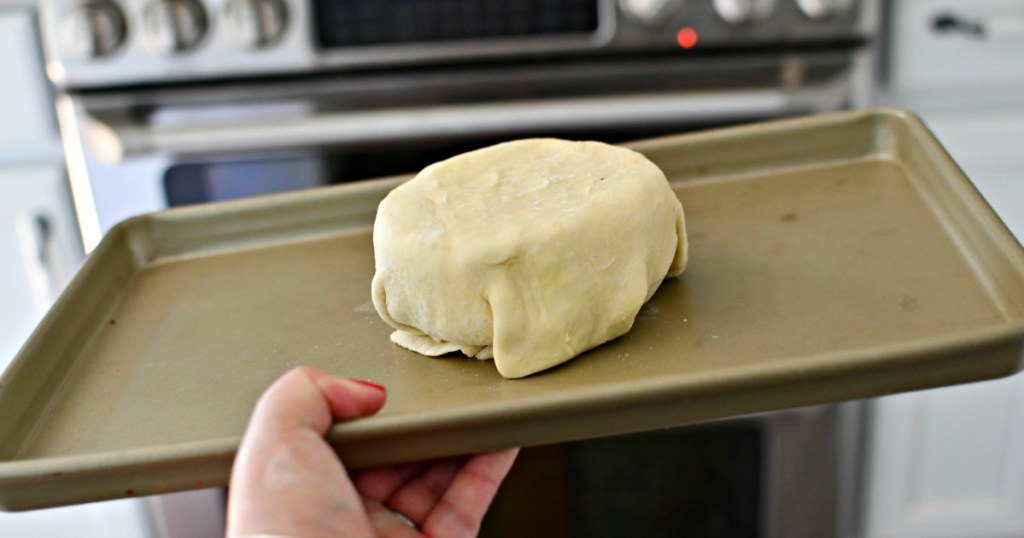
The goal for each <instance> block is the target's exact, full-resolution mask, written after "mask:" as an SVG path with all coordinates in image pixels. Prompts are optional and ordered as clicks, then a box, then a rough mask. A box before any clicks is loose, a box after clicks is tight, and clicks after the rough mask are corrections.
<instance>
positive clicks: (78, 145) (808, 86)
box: [58, 50, 856, 250]
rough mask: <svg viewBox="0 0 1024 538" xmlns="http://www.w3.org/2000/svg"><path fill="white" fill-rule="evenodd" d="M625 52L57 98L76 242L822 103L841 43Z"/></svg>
mask: <svg viewBox="0 0 1024 538" xmlns="http://www.w3.org/2000/svg"><path fill="white" fill-rule="evenodd" d="M687 60H690V61H685V62H684V61H679V58H678V57H675V56H668V57H660V58H658V57H655V58H646V57H645V58H635V57H634V58H628V59H620V60H614V61H608V60H602V61H600V62H597V61H594V62H576V63H565V64H561V63H546V64H543V65H519V66H508V65H505V66H501V67H500V68H499V67H494V66H491V67H489V66H479V65H478V66H471V67H468V66H464V67H449V68H446V69H436V68H435V69H432V70H428V71H416V70H411V71H406V72H395V73H367V74H346V75H344V76H342V75H338V76H335V77H327V78H324V77H319V78H311V79H304V78H297V79H296V78H292V79H278V80H264V81H246V82H233V83H221V84H216V85H211V84H203V85H194V86H180V87H173V88H143V89H139V88H136V89H131V90H117V89H114V90H108V91H104V92H91V93H79V94H65V95H62V96H60V97H59V100H58V113H59V119H60V123H61V130H62V136H63V138H64V143H65V151H66V155H67V157H68V163H69V174H70V177H71V181H72V192H73V195H74V201H75V206H76V211H77V213H78V218H79V224H80V228H81V230H82V235H83V240H84V242H85V246H86V250H90V249H91V248H92V247H93V246H95V244H96V243H97V242H98V240H99V238H100V236H101V235H102V233H103V232H105V231H106V230H107V229H109V228H110V227H111V226H112V225H114V224H115V223H117V222H118V221H120V220H122V219H124V218H127V217H129V216H131V215H134V214H138V213H142V212H147V211H153V210H158V209H162V208H165V207H169V206H174V205H183V204H190V203H200V202H206V201H214V200H222V199H229V198H235V197H241V196H251V195H256V194H264V193H271V192H278V191H281V190H290V189H298V188H308V187H315V186H319V185H325V184H329V183H337V182H343V181H352V180H358V179H366V178H371V177H381V176H387V175H393V174H403V173H412V172H416V171H418V170H419V169H420V168H422V167H423V166H425V165H427V164H429V163H430V162H433V161H436V160H439V159H442V158H445V157H448V156H451V155H452V154H455V153H458V152H461V151H466V150H469V149H473V148H476V147H480V146H482V145H486V144H490V143H495V142H498V141H502V140H507V139H511V138H521V137H526V136H560V137H567V138H589V139H597V140H604V141H606V142H621V141H625V140H629V139H637V138H643V137H648V136H654V135H659V134H665V133H670V132H680V131H685V130H691V129H694V128H703V127H714V126H721V125H726V124H730V123H737V122H745V121H751V120H757V119H770V118H779V117H783V116H791V115H798V114H807V113H814V112H824V111H829V110H836V109H840V108H844V107H847V106H848V105H849V103H850V102H852V101H853V100H854V99H855V96H854V95H853V92H854V91H855V89H856V84H855V83H854V81H853V79H854V77H855V76H856V73H855V70H854V68H853V64H854V60H853V55H852V54H850V53H849V51H841V50H840V51H835V50H831V51H830V50H826V51H822V52H814V53H811V52H802V53H800V54H795V53H769V54H756V55H755V54H749V53H748V54H735V55H730V56H729V57H728V58H719V57H706V58H697V57H693V58H687Z"/></svg>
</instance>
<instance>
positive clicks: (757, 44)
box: [40, 0, 883, 537]
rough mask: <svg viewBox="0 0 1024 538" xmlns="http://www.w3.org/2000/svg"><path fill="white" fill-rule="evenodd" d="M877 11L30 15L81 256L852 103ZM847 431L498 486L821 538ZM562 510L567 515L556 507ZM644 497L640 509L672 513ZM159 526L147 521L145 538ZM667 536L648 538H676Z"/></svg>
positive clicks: (551, 451)
mask: <svg viewBox="0 0 1024 538" xmlns="http://www.w3.org/2000/svg"><path fill="white" fill-rule="evenodd" d="M882 17H883V9H882V6H881V2H880V1H879V0H505V1H497V0H41V8H40V24H41V35H42V37H43V40H44V49H45V57H46V62H47V72H48V74H49V76H50V78H51V80H52V82H53V83H54V84H55V86H56V87H57V88H58V94H59V95H58V99H57V109H58V116H59V121H60V126H61V134H62V138H63V143H64V148H65V154H66V157H67V160H68V170H69V177H70V181H71V186H72V193H73V197H74V203H75V208H76V212H77V217H78V220H79V225H80V229H81V232H82V239H83V242H84V244H85V248H86V250H89V249H91V248H92V247H93V246H94V245H95V244H96V242H97V241H98V240H99V238H100V237H101V235H102V234H103V233H104V231H105V230H107V229H108V228H109V227H110V226H112V225H113V224H115V223H116V222H118V221H120V220H122V219H124V218H126V217H128V216H131V215H133V214H137V213H141V212H147V211H152V210H158V209H162V208H165V207H169V206H175V205H183V204H193V203H203V202H208V201H214V200H223V199H230V198H236V197H242V196H251V195H257V194H264V193H270V192H277V191H282V190H293V189H299V188H310V187H316V186H320V185H325V184H330V183H337V182H345V181H354V180H359V179H364V178H370V177H378V176H384V175H391V174H399V173H409V172H415V171H417V170H418V169H419V168H421V167H422V166H424V165H426V164H428V163H430V162H433V161H435V160H438V159H441V158H444V157H447V156H450V155H452V154H454V153H458V152H461V151H465V150H468V149H472V148H475V147H480V146H482V145H486V144H490V143H493V142H497V141H501V140H507V139H510V138H519V137H524V136H534V135H544V136H561V137H569V138H588V139H600V140H605V141H610V142H617V141H625V140H629V139H637V138H643V137H648V136H653V135H658V134H663V133H669V132H680V131H686V130H692V129H697V128H704V127H716V126H723V125H728V124H732V123H738V122H746V121H751V120H758V119H770V118H779V117H784V116H792V115H799V114H809V113H815V112H824V111H829V110H836V109H842V108H849V107H856V106H859V105H862V104H864V103H866V102H867V100H868V97H869V95H868V92H869V91H870V88H871V86H872V82H873V77H874V58H875V56H876V54H877V51H878V48H879V47H878V39H879V36H880V34H879V29H880V28H881V19H882ZM858 415H859V413H858V407H857V406H856V405H855V404H851V405H847V406H826V407H822V408H814V409H803V410H796V411H789V412H782V413H769V414H765V415H759V416H755V417H743V418H741V419H737V420H731V421H725V422H721V423H716V424H713V425H704V426H699V427H694V428H685V429H680V430H670V431H667V432H660V433H656V434H646V435H638V436H627V437H625V438H622V439H613V440H601V441H585V442H581V443H573V444H569V445H565V446H562V447H544V448H538V449H535V450H534V451H533V452H527V453H526V455H525V457H524V460H523V462H522V464H521V465H520V466H519V467H518V469H521V470H520V471H517V472H518V473H520V475H521V476H531V475H530V473H531V472H539V471H538V469H546V468H556V469H562V470H571V471H572V472H571V473H570V472H569V471H565V472H566V473H568V474H562V475H559V476H562V477H563V478H564V480H562V482H561V483H562V486H559V487H562V488H563V489H562V490H561V491H563V492H564V493H565V494H564V495H563V496H562V497H561V499H562V500H561V501H558V500H554V501H552V502H551V503H549V505H548V506H558V503H559V502H562V503H563V504H564V506H568V507H570V508H571V507H575V508H571V509H570V508H567V509H566V510H567V511H564V513H563V514H562V515H564V516H566V517H569V518H576V519H577V520H587V521H600V519H599V518H598V516H597V515H595V514H601V513H604V514H607V513H609V512H613V511H615V510H617V509H622V506H621V505H617V504H615V503H616V502H618V501H616V499H615V498H612V497H608V498H597V497H594V496H593V495H584V492H587V491H595V490H600V489H601V487H604V486H601V484H605V485H607V484H609V483H612V482H601V480H602V477H603V476H604V475H602V473H603V472H606V471H607V469H609V468H613V467H614V466H613V465H611V462H613V461H618V462H619V463H622V462H623V461H625V459H628V458H632V457H636V455H637V454H641V457H642V458H646V457H647V456H649V457H651V458H654V460H655V461H665V462H676V463H680V462H687V461H689V462H691V463H693V464H694V465H691V467H678V468H677V467H671V468H672V469H676V471H678V473H680V476H691V477H694V478H693V479H694V480H695V481H696V482H693V483H688V482H687V481H686V480H680V479H677V478H673V479H672V481H673V482H674V483H675V484H676V485H677V486H678V487H676V488H675V489H672V488H669V489H665V488H661V487H656V486H657V485H658V484H662V485H663V484H664V483H665V480H659V478H664V477H665V476H667V475H664V473H661V472H659V471H658V468H659V466H655V467H650V466H648V467H646V470H645V471H644V472H645V473H647V474H648V475H650V476H649V477H648V480H647V481H646V482H645V481H642V480H635V481H631V482H630V483H629V484H628V485H624V487H628V488H632V491H633V493H634V494H635V496H640V497H641V498H643V496H645V495H647V494H648V493H650V494H651V495H654V492H662V493H661V495H660V497H657V498H660V499H662V500H663V501H664V500H665V499H669V500H671V499H675V500H677V501H679V502H680V503H683V502H689V503H691V506H713V507H714V509H707V510H703V513H705V515H708V517H710V518H711V519H714V518H719V519H716V520H715V521H719V523H708V525H709V526H708V527H707V528H708V529H710V530H708V531H707V533H704V534H699V533H698V532H697V531H696V530H695V529H696V527H691V528H690V529H689V532H684V533H685V534H687V535H690V536H701V535H706V536H764V537H772V536H786V537H800V536H815V537H817V536H828V535H837V534H839V533H840V530H839V529H842V528H847V527H848V526H849V525H848V523H849V521H847V519H848V518H849V517H852V515H851V514H852V512H851V510H852V509H853V507H854V504H855V503H854V502H853V498H852V493H851V491H852V490H851V489H850V488H851V487H853V481H852V480H849V479H848V477H846V476H845V474H846V473H848V472H849V465H851V464H852V463H851V462H855V459H856V446H857V442H858V441H857V439H858V436H857V431H858V426H857V425H858V424H859V422H858V421H859V419H858V418H857V416H858ZM716 447H719V448H721V451H719V450H718V449H717V448H716ZM531 454H532V456H531ZM645 454H646V455H647V456H643V455H645ZM723 454H728V455H729V456H728V458H723V457H722V455H723ZM656 455H660V456H656ZM657 457H663V458H664V459H662V460H658V459H657ZM730 458H735V460H734V461H729V462H725V461H723V460H724V459H730ZM602 462H604V463H602ZM631 464H632V465H633V466H634V467H636V468H637V469H644V464H643V462H642V461H632V462H631ZM723 464H724V466H723ZM551 466H554V467H551ZM651 469H654V471H651ZM715 469H719V470H722V472H721V473H717V474H716V473H710V472H711V471H712V470H715ZM662 470H663V471H664V472H665V473H668V472H669V470H668V469H667V468H663V469H662ZM559 472H561V471H559ZM702 473H703V474H702ZM708 473H710V474H708ZM604 478H605V479H607V480H613V479H614V477H613V476H610V475H609V476H604ZM515 480H516V478H515V476H514V477H513V479H512V481H511V483H512V484H513V486H510V487H509V488H507V490H508V491H510V492H513V491H515V486H514V484H515ZM613 481H614V480H613ZM695 491H697V492H700V491H703V492H705V493H708V494H707V495H703V496H702V495H701V494H694V492H695ZM711 492H717V493H715V494H711ZM715 495H718V497H715ZM848 496H849V497H848ZM584 497H585V498H586V499H589V500H588V501H587V502H589V503H590V504H586V505H585V506H584V504H579V501H580V499H581V498H584ZM503 499H504V500H500V502H499V506H513V507H514V506H520V507H524V509H526V508H525V507H528V505H529V503H528V502H527V501H528V499H526V498H525V496H523V495H520V496H519V499H518V501H517V499H516V495H515V494H513V493H509V494H508V495H506V496H505V497H503ZM648 499H649V500H648V501H647V502H645V503H641V504H643V505H645V506H647V507H648V508H650V507H652V506H660V507H668V508H665V510H668V511H669V512H673V513H674V512H675V511H677V508H678V507H676V505H675V504H672V503H671V502H669V503H667V504H666V503H661V504H659V503H658V502H656V497H653V496H648ZM620 500H621V499H620ZM712 501H713V502H712ZM708 503H712V504H708ZM186 504H187V503H186ZM191 506H192V508H191V509H192V510H195V503H192V505H191ZM535 508H536V506H535ZM679 510H681V509H679ZM173 511H174V509H172V508H171V504H167V505H166V506H164V507H163V508H160V509H159V510H157V512H158V514H159V517H158V518H157V519H159V520H161V521H163V522H164V523H162V524H161V525H164V527H165V528H170V527H168V525H171V527H173V525H172V524H171V523H167V522H168V521H172V522H173V519H174V518H173V517H171V516H169V515H168V514H171V513H173ZM501 513H503V512H502V509H500V508H499V510H497V511H496V513H495V516H494V517H493V518H492V521H501V518H502V516H501ZM638 513H640V512H638ZM684 519H685V518H684ZM705 519H707V518H705ZM711 519H708V521H711ZM670 520H671V521H676V519H671V518H670V519H669V520H666V521H670ZM690 521H691V523H692V522H693V521H695V520H692V519H691V520H690ZM721 521H727V522H731V523H732V524H735V525H734V526H729V525H726V526H722V524H721ZM677 524H678V523H671V524H670V523H666V524H665V525H664V526H663V529H665V531H666V533H667V534H679V532H680V530H683V531H686V530H687V529H680V528H679V527H678V526H674V525H677ZM683 524H685V523H683ZM694 525H696V524H695V523H694ZM716 525H717V526H716ZM500 527H502V528H506V529H511V528H513V526H512V525H510V524H502V525H500ZM574 528H575V529H576V532H577V534H576V535H581V536H582V535H593V534H592V533H591V532H589V531H585V530H581V529H583V527H580V526H579V525H577V526H576V527H574ZM489 529H490V530H489V531H488V532H490V533H492V534H494V533H497V532H499V531H497V530H495V527H494V526H493V525H492V526H490V527H489ZM715 529H718V530H717V531H715ZM723 529H725V530H723ZM714 532H718V534H714ZM581 533H582V534H581ZM171 534H173V532H172V533H171ZM494 535H499V534H494Z"/></svg>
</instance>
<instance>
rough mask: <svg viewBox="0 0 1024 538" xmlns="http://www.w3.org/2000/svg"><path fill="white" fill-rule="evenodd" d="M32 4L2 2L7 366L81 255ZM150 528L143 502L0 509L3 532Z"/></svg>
mask: <svg viewBox="0 0 1024 538" xmlns="http://www.w3.org/2000/svg"><path fill="white" fill-rule="evenodd" d="M30 8H31V3H29V2H23V3H22V4H20V5H19V4H14V3H6V4H0V73H3V77H4V78H3V84H2V88H3V89H2V91H0V297H2V298H3V300H2V301H0V370H2V369H5V368H6V366H7V364H8V363H9V362H10V360H11V359H12V357H13V356H14V354H15V353H16V352H17V350H18V349H19V348H20V347H21V345H22V343H23V342H24V341H25V338H26V337H28V335H29V333H30V332H31V331H32V329H33V328H34V327H35V325H36V323H37V322H38V321H39V319H40V318H41V317H42V315H43V314H44V313H45V312H46V310H47V308H49V306H50V303H51V302H52V301H53V299H54V298H55V296H56V294H57V293H58V292H59V291H60V290H61V289H62V288H63V286H64V285H65V284H66V282H67V280H68V278H69V277H70V276H71V274H72V273H73V272H74V270H75V268H76V267H77V265H78V263H79V261H80V259H81V243H80V241H79V240H78V233H77V230H76V229H75V224H74V220H73V217H72V211H71V203H70V195H69V193H68V192H67V191H68V188H67V181H66V179H65V173H64V166H63V162H62V160H61V153H60V144H59V141H58V138H57V130H56V125H55V123H54V121H53V113H52V108H53V107H52V99H51V96H50V93H49V90H48V88H47V86H46V84H45V82H44V80H45V79H44V78H43V73H42V63H41V57H40V54H39V49H38V44H37V43H36V34H35V30H34V18H33V17H34V16H33V13H32V11H31V10H30ZM18 412H21V410H19V409H0V413H18ZM150 527H151V523H150V516H149V513H148V511H147V509H146V504H145V502H144V501H141V500H127V501H117V502H109V503H95V504H88V505H82V506H73V507H65V508H55V509H50V510H40V511H35V512H27V513H16V514H10V513H2V512H0V536H3V537H5V538H8V537H9V538H23V537H24V538H50V537H54V538H63V537H69V536H75V537H84V538H145V537H146V536H151V535H152V534H153V533H152V530H151V528H150Z"/></svg>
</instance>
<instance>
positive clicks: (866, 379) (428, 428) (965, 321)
mask: <svg viewBox="0 0 1024 538" xmlns="http://www.w3.org/2000/svg"><path fill="white" fill-rule="evenodd" d="M632 147H634V148H636V149H638V150H640V151H642V152H644V153H645V154H647V155H648V156H649V157H650V158H651V159H652V160H654V161H655V162H656V163H657V164H658V165H660V166H661V167H662V169H663V170H664V171H665V173H666V174H667V176H668V177H669V178H670V181H671V182H672V185H673V187H674V188H675V189H676V192H677V193H678V194H679V196H680V198H681V199H682V201H683V205H684V207H685V210H686V218H687V228H688V229H689V233H690V241H691V248H690V253H691V262H690V266H689V268H688V269H687V271H686V273H685V274H684V275H683V276H681V277H679V278H676V279H672V280H668V281H666V282H665V283H664V284H663V285H662V287H661V289H660V290H659V291H658V293H657V294H656V295H655V296H654V298H653V299H652V300H651V301H650V303H648V304H647V305H646V306H644V308H643V309H642V310H641V312H640V314H639V316H638V318H637V320H636V324H635V326H634V327H633V329H632V331H631V332H629V333H628V334H627V335H625V336H623V337H621V338H619V339H617V340H614V341H612V342H610V343H608V344H606V345H603V346H601V347H599V348H596V349H594V350H591V351H589V352H587V353H584V354H583V355H581V356H579V357H577V358H576V359H574V360H572V361H570V362H569V363H567V364H565V365H563V366H560V367H558V368H555V369H553V370H550V371H547V372H544V373H541V374H538V375H535V376H531V377H528V378H526V379H520V380H506V379H503V378H501V377H500V376H499V375H498V373H497V372H496V371H495V368H494V365H493V364H492V363H491V362H488V361H478V360H475V359H467V358H463V357H454V356H453V357H445V358H438V359H432V358H426V357H422V356H419V355H416V354H414V353H411V352H409V351H406V350H403V349H401V348H399V347H397V346H395V345H393V344H392V343H391V342H390V341H389V339H388V334H389V332H390V328H389V327H388V326H387V325H385V324H384V323H383V322H382V321H381V320H380V319H379V318H378V316H377V314H376V312H375V311H374V310H373V307H372V305H371V302H370V279H371V277H372V275H373V251H372V244H371V225H372V222H373V218H374V212H375V210H376V206H377V203H378V201H379V200H380V199H381V198H382V197H383V196H384V195H385V194H386V193H387V192H388V191H389V190H390V189H391V188H393V187H394V186H396V185H397V184H398V183H399V181H400V179H395V180H378V181H371V182H364V183H357V184H349V185H344V186H339V187H331V188H325V189H319V190H314V191H307V192H301V193H294V194H286V195H278V196H271V197H265V198H259V199H253V200H247V201H240V202H230V203H220V204H212V205H207V206H199V207H194V208H185V209H176V210H171V211H166V212H161V213H156V214H152V215H146V216H142V217H138V218H133V219H130V220H128V221H126V222H124V223H122V224H120V225H118V226H117V227H115V228H114V229H113V230H111V232H110V233H109V234H107V236H106V237H105V238H104V239H103V241H102V243H101V244H100V245H99V247H98V248H97V249H96V251H95V252H94V253H93V254H92V255H91V256H90V257H89V258H88V260H87V261H86V263H85V265H84V266H83V267H82V269H81V270H80V272H79V273H78V275H77V276H76V277H75V279H74V281H73V282H72V283H71V285H70V286H69V287H68V288H67V290H66V291H65V293H64V294H63V295H62V296H61V297H60V299H59V300H58V301H57V303H56V305H55V306H54V307H53V308H52V310H51V311H50V313H49V314H48V315H47V316H46V318H45V319H44V320H43V321H42V323H41V324H40V325H39V327H38V328H37V330H36V331H35V333H34V334H33V335H32V337H31V338H30V339H29V341H28V342H27V343H26V345H25V346H24V348H23V349H22V350H21V352H20V353H19V355H18V357H17V358H16V359H15V361H14V362H13V364H12V366H11V367H10V369H9V370H8V371H7V372H6V373H5V375H4V376H3V378H2V379H0V409H2V410H3V412H2V413H0V505H2V508H4V509H6V510H21V509H30V508H36V507H44V506H53V505H59V504H67V503H76V502H85V501H95V500H101V499H111V498H118V497H124V496H132V495H147V494H155V493H162V492H169V491H175V490H183V489H190V488H198V487H208V486H216V485H223V484H225V483H226V482H227V478H228V472H229V469H230V464H231V460H232V457H233V455H234V452H235V449H236V447H237V445H238V442H239V438H240V435H241V433H242V431H243V428H244V427H245V424H246V420H247V418H248V416H249V412H250V409H251V408H252V406H253V404H254V402H255V401H256V399H257V397H258V396H259V394H260V392H261V391H262V389H263V388H264V387H266V386H267V385H268V384H269V383H270V382H271V381H272V380H273V379H275V378H276V377H277V376H279V375H280V374H282V373H283V372H284V371H285V370H287V369H288V368H290V367H293V366H296V365H299V364H310V365H314V366H317V367H320V368H323V369H326V370H329V371H332V372H336V373H338V374H343V375H348V376H354V377H359V378H365V379H371V380H374V381H376V382H379V383H382V384H384V385H387V387H388V395H389V396H388V397H389V399H388V403H387V405H386V406H385V407H384V409H383V411H382V412H381V413H380V415H378V416H375V417H372V418H366V419H362V420H357V421H354V422H349V423H344V424H339V425H336V426H335V427H334V428H333V429H332V430H331V432H330V433H329V436H328V437H329V440H330V441H331V443H333V444H334V445H335V446H337V447H338V450H339V452H340V454H341V455H342V457H343V458H344V460H345V461H346V463H347V464H348V465H349V466H350V467H353V468H359V467H367V466H375V465H380V464H388V463H395V462H402V461H407V460H415V459H421V458H429V457H435V456H445V455H452V454H459V453H468V452H473V451H479V450H485V449H493V448H497V447H503V446H509V445H537V444H544V443H553V442H560V441H567V440H572V439H581V438H587V437H593V436H604V435H611V434H617V433H623V432H631V431H639V430H645V429H652V428H661V427H666V426H672V425H681V424H687V423H693V422H697V421H704V420H708V419H714V418H720V417H727V416H733V415H739V414H746V413H751V412H761V411H768V410H774V409H780V408H786V407H794V406H801V405H807V404H817V403H824V402H836V401H840V400H846V399H853V398H864V397H870V396H875V395H881V394H886V393H892V392H897V391H907V390H914V389H921V388H926V387H935V386H940V385H947V384H954V383H963V382H969V381H975V380H981V379H988V378H993V377H998V376H1004V375H1007V374H1011V373H1013V372H1015V371H1017V370H1018V369H1020V368H1021V350H1022V340H1024V251H1022V249H1021V246H1020V245H1019V244H1018V243H1017V242H1016V241H1015V240H1014V238H1013V236H1012V235H1011V234H1010V232H1009V231H1008V230H1007V229H1006V227H1005V226H1004V225H1003V224H1002V223H1001V222H1000V220H999V219H998V218H997V216H996V215H995V214H994V213H993V212H992V210H991V209H990V208H989V206H988V205H987V204H986V203H985V201H984V200H983V199H982V197H981V196H980V195H979V194H978V192H977V191H976V190H975V189H974V188H973V187H972V185H971V184H970V182H969V181H968V180H967V178H965V177H964V175H963V173H962V172H961V171H960V169H959V168H957V166H956V164H954V162H953V161H952V160H951V159H950V157H949V156H948V155H947V154H946V153H945V152H944V151H943V149H942V148H941V147H940V145H939V144H938V143H937V142H936V140H935V139H934V138H933V137H932V136H931V135H930V134H929V133H928V131H927V129H926V128H925V127H924V126H923V125H922V124H921V122H920V121H918V120H917V119H916V118H914V117H912V116H909V115H907V114H904V113H900V112H893V111H867V112H846V113H836V114H830V115H822V116H817V117H807V118H800V119H793V120H786V121H777V122H770V123H763V124H757V125H750V126H743V127H738V128H730V129H724V130H716V131H709V132H704V133H697V134H688V135H683V136H677V137H670V138H662V139H657V140H651V141H644V142H639V143H636V144H633V145H632Z"/></svg>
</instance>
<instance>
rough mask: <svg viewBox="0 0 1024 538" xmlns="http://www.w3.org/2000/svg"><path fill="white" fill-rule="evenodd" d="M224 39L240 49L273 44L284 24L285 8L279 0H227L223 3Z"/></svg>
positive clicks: (281, 31) (286, 24)
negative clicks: (225, 37)
mask: <svg viewBox="0 0 1024 538" xmlns="http://www.w3.org/2000/svg"><path fill="white" fill-rule="evenodd" d="M223 24H224V31H225V32H226V34H225V35H226V36H227V39H228V40H229V41H231V42H233V43H235V44H237V45H239V46H241V47H243V48H247V49H258V48H262V47H266V46H268V45H271V44H273V43H274V42H275V41H277V40H278V39H280V37H281V35H282V34H284V31H285V28H287V27H288V8H287V6H285V4H284V2H283V1H282V0H228V2H227V3H226V4H225V5H224V20H223Z"/></svg>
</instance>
